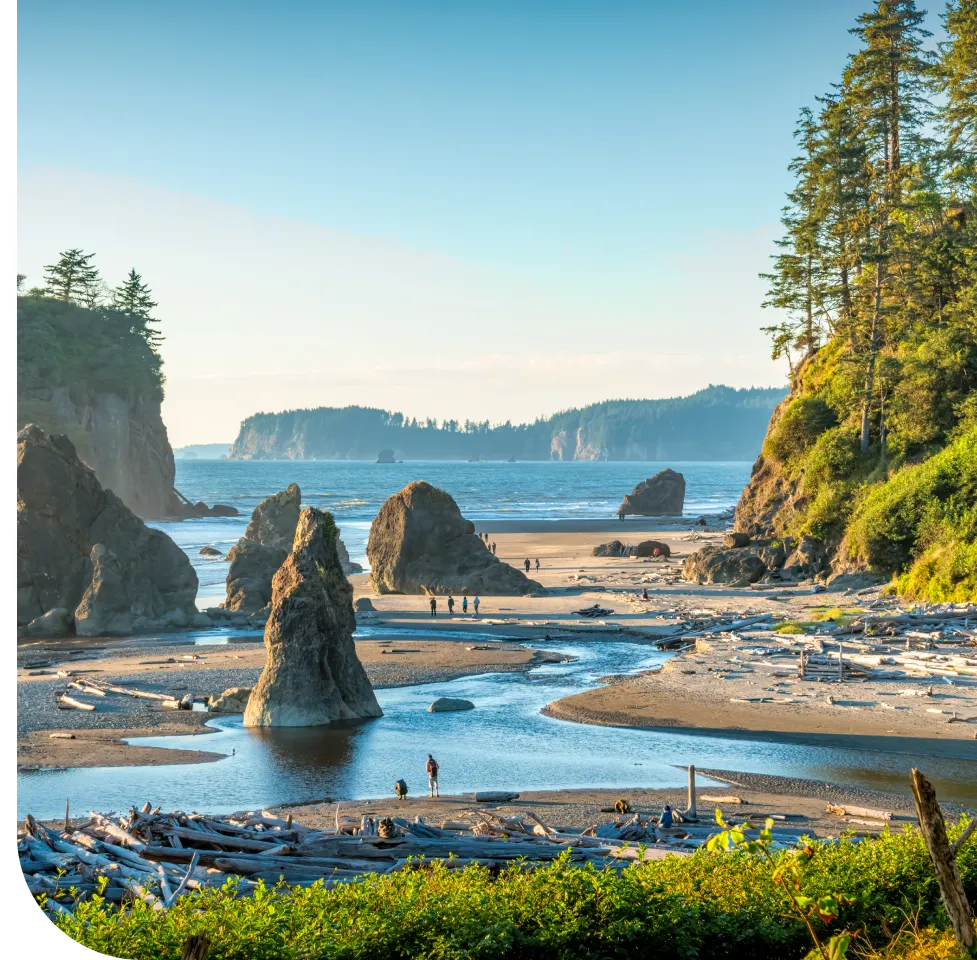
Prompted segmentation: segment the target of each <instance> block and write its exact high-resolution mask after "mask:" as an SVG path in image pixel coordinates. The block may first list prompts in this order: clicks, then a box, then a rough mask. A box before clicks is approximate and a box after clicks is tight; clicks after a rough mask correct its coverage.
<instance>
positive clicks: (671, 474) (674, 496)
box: [617, 467, 685, 517]
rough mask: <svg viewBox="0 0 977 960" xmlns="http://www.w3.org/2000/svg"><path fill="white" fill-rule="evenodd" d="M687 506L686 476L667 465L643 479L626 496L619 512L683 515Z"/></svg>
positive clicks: (644, 515) (662, 515)
mask: <svg viewBox="0 0 977 960" xmlns="http://www.w3.org/2000/svg"><path fill="white" fill-rule="evenodd" d="M684 506H685V477H683V476H682V474H680V473H676V472H675V471H674V470H670V469H668V468H667V467H666V468H665V469H664V470H662V471H661V473H656V474H655V475H654V476H653V477H651V478H650V479H649V480H642V481H641V483H639V484H638V485H637V486H636V487H635V488H634V490H633V491H632V492H631V493H630V494H629V495H628V496H626V497H625V498H624V500H623V502H622V503H621V506H620V507H618V510H617V513H618V516H620V517H628V516H632V515H634V516H639V517H666V516H681V515H682V508H683V507H684Z"/></svg>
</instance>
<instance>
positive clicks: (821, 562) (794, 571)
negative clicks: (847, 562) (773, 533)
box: [783, 537, 828, 580]
mask: <svg viewBox="0 0 977 960" xmlns="http://www.w3.org/2000/svg"><path fill="white" fill-rule="evenodd" d="M827 566H828V552H827V550H826V549H825V546H824V544H823V543H822V542H821V541H820V540H818V539H816V538H815V537H801V538H800V540H798V542H797V546H796V547H795V548H794V552H793V553H792V554H791V555H790V556H789V557H788V558H787V559H786V560H785V561H784V566H783V572H784V574H785V576H791V577H795V578H797V579H798V580H801V579H804V578H806V577H814V576H817V575H818V574H819V573H822V572H824V570H825V569H826V568H827Z"/></svg>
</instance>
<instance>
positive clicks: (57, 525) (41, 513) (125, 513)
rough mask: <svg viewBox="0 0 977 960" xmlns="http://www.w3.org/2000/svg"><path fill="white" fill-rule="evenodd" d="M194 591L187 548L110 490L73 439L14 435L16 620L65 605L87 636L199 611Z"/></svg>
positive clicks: (29, 431)
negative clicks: (80, 454) (78, 452)
mask: <svg viewBox="0 0 977 960" xmlns="http://www.w3.org/2000/svg"><path fill="white" fill-rule="evenodd" d="M196 595H197V575H196V574H195V573H194V571H193V567H192V566H191V565H190V561H189V559H188V558H187V555H186V554H185V553H184V552H183V551H182V550H181V549H180V548H179V547H178V546H177V545H176V544H175V543H174V542H173V541H172V540H171V539H170V538H169V537H168V536H166V534H165V533H162V532H161V531H159V530H153V529H150V528H149V527H147V526H146V524H145V523H143V521H142V520H140V519H139V517H137V516H136V515H135V514H134V513H133V512H132V511H131V510H130V509H129V508H128V507H127V506H126V505H125V504H124V503H123V502H122V501H121V500H120V499H119V498H118V497H117V496H115V494H114V493H112V491H111V490H105V489H103V488H102V485H101V484H100V483H99V481H98V479H97V478H96V476H95V474H94V472H93V471H92V470H91V469H90V468H89V467H87V466H85V464H84V463H82V462H81V460H79V459H78V456H77V455H76V453H75V448H74V446H73V445H72V443H71V441H70V440H68V438H67V437H63V436H58V435H52V436H49V435H48V434H46V433H45V432H44V431H43V430H41V429H40V428H39V427H37V426H34V425H28V426H26V427H25V428H24V429H23V430H21V431H20V433H18V434H17V623H18V625H29V624H30V623H32V622H33V621H35V620H37V619H38V618H39V617H41V616H42V615H44V614H45V612H46V611H51V610H53V609H54V608H58V607H61V608H64V609H65V610H68V611H72V612H73V616H74V620H75V629H76V632H78V633H79V634H81V635H83V636H94V635H97V634H98V633H101V632H103V631H104V632H107V633H112V634H123V633H131V632H133V630H135V629H139V628H142V629H152V628H155V627H158V626H160V625H161V624H162V621H163V618H164V617H166V616H167V615H168V614H170V613H171V612H172V611H174V610H179V611H181V612H182V613H183V615H184V616H185V617H186V618H189V617H191V616H193V614H195V613H196V612H197V610H196V606H195V603H194V600H195V598H196ZM137 625H138V626H137Z"/></svg>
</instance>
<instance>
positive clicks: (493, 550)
mask: <svg viewBox="0 0 977 960" xmlns="http://www.w3.org/2000/svg"><path fill="white" fill-rule="evenodd" d="M492 556H493V557H494V556H495V541H494V540H493V541H492Z"/></svg>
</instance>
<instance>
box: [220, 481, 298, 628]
mask: <svg viewBox="0 0 977 960" xmlns="http://www.w3.org/2000/svg"><path fill="white" fill-rule="evenodd" d="M301 501H302V491H301V490H300V489H299V486H298V484H297V483H291V484H289V485H288V487H286V488H285V489H284V490H282V491H280V492H278V493H276V494H274V495H273V496H270V497H267V498H266V499H264V500H262V501H261V503H259V504H258V506H256V507H255V508H254V512H253V513H252V514H251V522H250V523H249V524H248V529H247V530H246V531H245V533H244V536H243V537H242V538H241V539H240V540H238V542H237V543H236V544H234V546H233V547H231V549H230V550H229V551H228V553H227V559H228V561H229V563H230V564H231V566H230V569H229V570H228V571H227V600H226V601H225V603H224V606H225V607H226V609H228V610H230V611H232V612H243V613H254V612H255V611H257V610H260V609H261V608H262V607H264V606H266V605H267V604H268V603H269V602H270V601H271V580H272V577H274V575H275V571H276V570H277V569H278V568H279V567H280V566H281V565H282V564H283V563H284V562H285V558H286V557H287V556H288V552H289V550H291V549H292V540H293V538H294V537H295V525H296V524H297V523H298V519H299V505H300V503H301Z"/></svg>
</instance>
